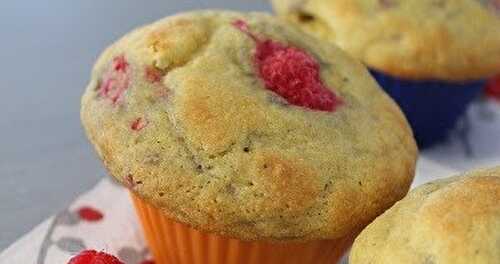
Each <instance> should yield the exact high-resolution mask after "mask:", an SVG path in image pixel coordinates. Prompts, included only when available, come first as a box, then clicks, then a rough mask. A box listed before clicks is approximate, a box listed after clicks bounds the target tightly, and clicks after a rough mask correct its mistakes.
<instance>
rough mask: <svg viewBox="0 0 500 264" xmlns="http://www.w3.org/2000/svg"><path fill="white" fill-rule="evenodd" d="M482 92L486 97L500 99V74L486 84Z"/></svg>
mask: <svg viewBox="0 0 500 264" xmlns="http://www.w3.org/2000/svg"><path fill="white" fill-rule="evenodd" d="M484 92H485V94H486V96H487V97H489V98H492V99H495V100H498V101H500V74H499V75H497V76H495V77H494V78H492V79H491V80H490V81H489V82H488V84H486V89H485V91H484Z"/></svg>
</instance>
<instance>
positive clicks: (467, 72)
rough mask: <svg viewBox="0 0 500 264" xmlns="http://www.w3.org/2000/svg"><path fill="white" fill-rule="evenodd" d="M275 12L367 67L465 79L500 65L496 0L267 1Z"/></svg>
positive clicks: (484, 75)
mask: <svg viewBox="0 0 500 264" xmlns="http://www.w3.org/2000/svg"><path fill="white" fill-rule="evenodd" d="M272 3H273V6H274V9H275V10H276V12H277V13H278V15H280V16H281V17H283V18H285V19H286V20H287V21H290V22H291V23H292V24H294V25H297V26H299V27H300V28H302V29H303V30H305V31H306V32H308V33H311V34H313V35H315V36H317V37H319V38H320V39H323V40H327V41H330V42H334V43H336V44H337V45H339V46H340V47H341V48H343V49H344V50H346V51H347V52H349V53H350V54H351V55H352V56H354V57H356V58H358V59H359V60H361V61H362V62H363V63H365V64H366V65H367V66H369V67H370V68H373V69H376V70H378V71H382V72H384V73H386V74H390V75H392V76H396V77H399V78H404V79H415V80H427V79H437V80H447V81H465V80H476V79H484V78H487V77H489V76H491V75H493V74H496V73H498V72H499V71H500V1H498V0H482V1H478V0H272Z"/></svg>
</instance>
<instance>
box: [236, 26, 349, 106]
mask: <svg viewBox="0 0 500 264" xmlns="http://www.w3.org/2000/svg"><path fill="white" fill-rule="evenodd" d="M233 25H234V26H235V27H237V28H238V29H240V30H241V31H242V32H245V33H247V34H248V35H249V36H250V37H251V38H252V39H253V40H255V42H256V44H257V47H256V51H255V55H254V56H255V57H254V59H255V64H256V66H257V70H258V72H259V75H260V77H261V78H262V79H263V80H264V84H265V86H266V88H267V89H269V90H271V91H273V92H274V93H276V94H278V95H280V96H281V97H283V98H284V99H285V100H286V101H287V102H288V103H290V104H293V105H297V106H301V107H307V108H309V109H313V110H319V111H328V112H333V111H335V109H336V107H337V106H339V105H340V104H341V103H342V101H341V100H340V98H338V97H337V96H336V95H335V94H334V93H333V92H332V91H331V90H330V89H329V88H328V87H326V86H325V84H323V82H322V80H321V77H320V74H319V73H320V66H319V63H318V62H317V61H316V59H315V58H314V57H313V56H311V55H309V54H307V53H306V52H305V51H303V50H301V49H299V48H296V47H291V46H287V45H284V44H282V43H279V42H277V41H273V40H260V39H259V38H257V37H256V36H255V35H253V34H252V33H250V32H249V29H248V26H247V25H246V23H245V22H243V21H241V20H237V21H235V22H233Z"/></svg>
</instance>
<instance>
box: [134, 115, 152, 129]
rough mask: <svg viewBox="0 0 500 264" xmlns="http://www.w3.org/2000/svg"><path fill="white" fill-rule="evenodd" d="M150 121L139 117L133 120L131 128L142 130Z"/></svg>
mask: <svg viewBox="0 0 500 264" xmlns="http://www.w3.org/2000/svg"><path fill="white" fill-rule="evenodd" d="M147 124H148V122H147V121H146V120H144V119H143V118H142V117H139V118H137V119H136V120H134V121H133V122H132V124H131V125H130V128H131V129H132V130H134V131H140V130H141V129H143V128H145V127H146V125H147Z"/></svg>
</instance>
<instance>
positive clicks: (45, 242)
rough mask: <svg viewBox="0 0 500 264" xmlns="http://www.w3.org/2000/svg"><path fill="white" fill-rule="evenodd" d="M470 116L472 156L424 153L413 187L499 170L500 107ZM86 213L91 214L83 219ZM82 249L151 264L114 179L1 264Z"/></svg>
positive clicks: (41, 263) (445, 150) (63, 259)
mask: <svg viewBox="0 0 500 264" xmlns="http://www.w3.org/2000/svg"><path fill="white" fill-rule="evenodd" d="M486 108H487V112H488V113H489V114H485V113H484V112H485V109H486ZM488 115H489V117H488ZM468 116H469V119H470V120H472V121H471V122H472V123H471V124H470V127H471V131H469V132H470V135H469V139H470V140H471V142H470V149H469V150H468V151H470V152H472V154H471V153H468V154H467V151H465V150H466V149H467V148H466V147H464V140H463V138H462V139H460V138H459V137H452V139H451V140H450V141H449V142H447V143H445V144H442V145H441V146H438V147H436V148H434V149H432V150H429V151H425V152H424V153H423V155H422V156H421V157H420V159H419V162H418V166H417V174H416V178H415V181H414V184H413V187H415V186H418V185H420V184H422V183H424V182H427V181H431V180H434V179H438V178H443V177H448V176H451V175H453V174H455V173H456V172H458V171H463V170H467V169H471V168H473V167H478V166H493V165H500V140H498V135H500V105H497V104H495V103H491V102H490V103H481V104H478V105H475V106H474V107H472V108H471V111H469V113H468ZM494 116H496V117H494ZM459 139H460V140H459ZM83 209H85V210H86V211H87V212H86V213H85V212H83V216H81V215H80V214H79V211H82V210H83ZM85 210H83V211H85ZM82 249H96V250H103V251H106V252H108V253H111V254H113V255H116V256H118V257H119V258H120V259H121V260H122V261H123V262H125V263H126V264H142V263H146V262H145V261H147V260H150V256H149V253H148V251H147V247H146V245H145V242H144V238H143V236H142V234H141V230H140V226H139V224H138V222H137V219H136V217H135V213H134V209H133V208H132V205H131V202H130V197H129V195H128V192H127V191H126V190H125V189H124V188H122V187H120V186H118V185H117V184H115V183H114V182H113V181H112V180H110V179H109V178H104V179H103V180H101V181H100V182H99V183H98V184H97V185H96V186H95V187H94V188H93V189H91V190H90V191H88V192H86V193H85V194H83V195H81V196H80V197H78V198H77V199H76V200H75V201H74V202H73V203H72V204H71V206H70V207H69V208H67V209H65V210H63V211H62V212H61V213H59V214H57V215H56V216H53V217H50V218H49V219H47V220H46V221H45V222H43V223H41V224H40V225H39V226H37V227H36V228H34V229H33V230H32V231H31V232H29V233H28V234H26V235H25V236H24V237H22V238H21V239H19V240H18V241H17V242H15V243H14V244H13V245H11V246H10V247H9V248H7V249H6V250H5V251H3V252H2V253H1V254H0V263H5V264H7V263H26V264H31V263H32V264H59V263H61V264H65V263H67V261H68V260H69V258H70V257H71V256H73V255H75V254H77V253H78V252H79V251H81V250H82ZM344 261H345V260H344Z"/></svg>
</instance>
